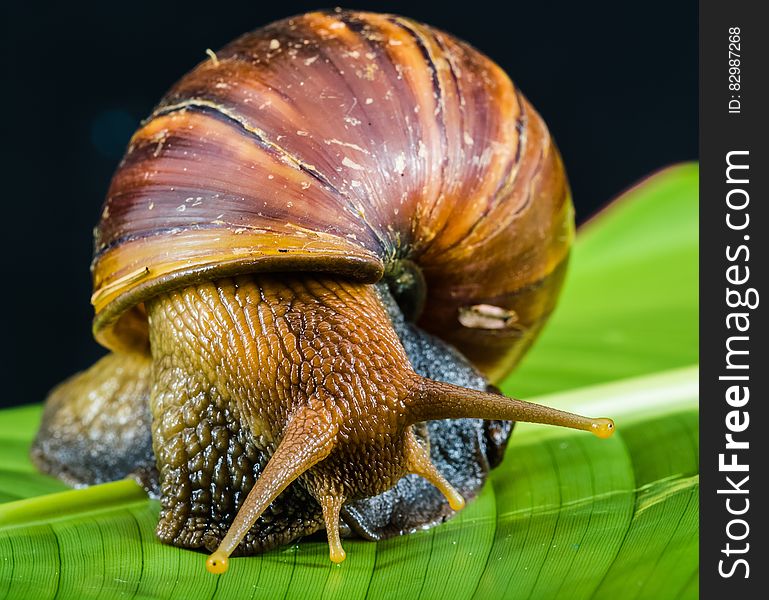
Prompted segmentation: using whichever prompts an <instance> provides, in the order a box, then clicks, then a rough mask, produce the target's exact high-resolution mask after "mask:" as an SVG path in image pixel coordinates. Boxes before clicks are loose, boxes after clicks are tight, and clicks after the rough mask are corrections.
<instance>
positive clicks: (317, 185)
mask: <svg viewBox="0 0 769 600" xmlns="http://www.w3.org/2000/svg"><path fill="white" fill-rule="evenodd" d="M573 230H574V226H573V214H572V206H571V201H570V195H569V189H568V184H567V182H566V176H565V173H564V170H563V165H562V163H561V159H560V156H559V154H558V151H557V150H556V148H555V145H554V144H553V141H552V139H551V137H550V135H549V133H548V131H547V128H546V127H545V125H544V123H543V121H542V119H541V118H540V117H539V115H537V113H536V112H535V111H534V109H533V108H532V107H531V106H530V105H529V103H528V102H527V101H526V99H525V98H524V97H523V96H522V95H521V94H520V92H519V91H518V90H517V89H516V88H515V87H514V86H513V85H512V83H511V82H510V80H509V78H508V77H507V75H505V73H504V72H502V70H501V69H500V68H499V67H497V66H496V65H495V64H494V63H492V62H491V61H490V60H489V59H488V58H486V57H485V56H483V55H482V54H480V53H479V52H478V51H476V50H475V49H473V48H471V47H470V46H468V45H467V44H465V43H463V42H461V41H459V40H457V39H455V38H453V37H452V36H450V35H448V34H445V33H443V32H440V31H437V30H435V29H432V28H430V27H428V26H425V25H422V24H419V23H416V22H414V21H411V20H409V19H404V18H402V17H397V16H394V15H381V14H374V13H362V12H352V11H340V10H337V11H330V12H315V13H308V14H306V15H301V16H297V17H294V18H290V19H286V20H283V21H279V22H277V23H274V24H272V25H268V26H267V27H264V28H262V29H259V30H257V31H255V32H252V33H249V34H246V35H244V36H243V37H241V38H239V39H238V40H236V41H234V42H233V43H231V44H230V45H228V46H227V47H225V48H224V49H222V50H220V51H218V52H215V53H214V52H211V53H209V59H207V60H206V61H204V62H202V63H201V64H199V65H198V66H197V67H196V68H195V69H193V70H192V71H191V72H190V73H189V74H188V75H186V76H185V77H183V78H182V79H181V80H180V81H179V82H178V83H177V84H176V85H175V86H174V87H173V88H172V89H171V90H170V91H169V92H168V94H167V95H166V96H165V97H164V98H163V100H162V101H161V102H160V104H159V105H158V107H157V108H156V109H155V111H154V112H153V113H152V115H151V116H150V117H149V118H148V119H147V120H146V121H145V122H144V123H143V125H142V127H141V128H140V129H139V130H138V131H137V132H136V134H135V135H134V136H133V138H132V140H131V142H130V145H129V147H128V149H127V151H126V155H125V157H124V158H123V160H122V162H121V164H120V166H119V168H118V170H117V172H116V174H115V176H114V178H113V181H112V184H111V186H110V189H109V191H108V194H107V199H106V202H105V205H104V209H103V212H102V217H101V220H100V222H99V225H98V227H97V228H96V230H95V237H96V239H95V255H94V261H93V264H92V271H93V280H94V294H93V296H92V303H93V304H94V308H95V312H96V316H95V319H94V324H93V329H94V335H95V337H96V339H97V340H98V341H99V342H100V343H102V344H103V345H104V346H105V347H107V348H108V349H110V350H112V351H113V352H114V354H113V355H110V356H109V357H106V358H104V359H102V361H99V363H97V364H96V365H94V367H92V368H91V369H89V370H88V371H86V372H84V373H82V374H79V375H76V376H74V377H73V378H72V379H70V380H69V381H67V382H65V383H64V384H62V386H60V387H59V388H58V389H57V390H55V391H54V392H53V393H52V395H51V397H50V399H49V403H48V405H47V407H46V411H45V416H44V421H43V424H42V427H41V430H40V432H39V434H38V438H37V440H36V442H35V445H34V447H33V451H32V455H33V459H34V460H35V461H36V463H37V464H38V465H39V466H40V468H41V469H43V470H46V471H47V472H51V473H54V474H57V475H60V476H63V477H69V480H71V481H79V482H86V483H92V482H94V481H97V480H104V479H106V478H109V477H110V476H111V477H120V476H125V475H127V474H133V475H135V476H136V475H138V476H140V477H141V478H142V480H143V481H144V482H145V483H146V485H147V486H148V488H150V489H151V490H154V491H156V492H157V493H158V495H159V497H160V500H161V514H160V521H159V524H158V529H157V533H158V536H159V537H160V539H161V540H163V541H165V542H168V543H172V544H175V545H179V546H183V547H190V548H201V547H203V548H206V549H208V550H209V551H212V554H211V556H210V557H209V559H208V561H207V567H208V569H209V571H211V572H212V573H222V572H224V571H226V570H227V566H228V560H229V556H230V555H231V554H233V553H243V554H248V553H253V552H257V551H262V550H265V549H269V548H272V547H274V546H276V545H279V544H283V543H287V542H290V541H291V540H293V539H295V538H297V537H299V536H301V535H306V534H309V533H312V532H314V531H316V530H318V529H321V528H325V529H326V531H327V535H328V540H329V557H330V559H331V560H332V561H334V562H341V561H342V560H344V558H345V551H344V549H343V546H342V543H341V538H342V537H345V536H348V535H352V534H357V535H360V536H363V537H366V538H368V539H381V538H382V537H386V536H388V535H393V534H399V533H407V532H409V531H413V530H415V529H418V528H419V527H422V526H425V525H432V524H435V523H438V522H440V521H441V520H444V519H445V518H447V517H448V516H450V515H451V514H452V513H453V511H456V510H459V509H460V508H461V507H462V506H463V505H464V503H465V500H469V499H471V498H472V497H473V496H474V495H475V494H476V493H477V492H478V490H479V489H480V487H481V486H482V485H483V482H484V480H485V477H486V473H487V472H488V469H489V468H490V467H491V466H493V465H494V464H496V463H497V462H498V461H499V460H500V457H501V454H502V452H503V451H504V447H505V444H506V441H507V437H508V436H509V434H510V430H511V426H510V423H509V422H510V421H519V420H522V421H534V422H540V423H551V424H557V425H562V426H567V427H573V428H577V429H583V430H586V431H591V432H593V433H594V434H596V435H598V436H599V437H606V436H608V435H610V434H611V432H612V431H613V424H612V423H611V421H610V420H608V419H589V418H585V417H580V416H578V415H571V414H568V413H563V412H560V411H555V410H552V409H548V408H546V407H541V406H537V405H532V404H529V403H526V402H521V401H518V400H513V399H509V398H505V397H504V396H501V395H500V394H499V393H498V392H496V391H495V390H494V389H493V386H490V385H489V383H488V382H489V381H492V382H493V381H497V380H498V379H499V378H500V377H502V376H503V375H504V374H505V373H507V372H508V371H509V370H510V369H511V368H512V367H513V366H514V365H515V364H516V362H517V361H518V360H519V358H520V357H521V355H522V354H523V352H525V350H526V349H527V348H528V346H529V345H530V344H531V342H532V341H533V339H534V338H535V337H536V335H537V333H538V332H539V330H540V329H541V327H542V325H543V324H544V322H545V320H546V319H547V317H548V315H549V314H550V312H551V311H552V310H553V307H554V305H555V301H556V298H557V296H558V293H559V290H560V287H561V284H562V280H563V276H564V272H565V268H566V264H567V259H568V252H569V247H570V245H571V242H572V239H573ZM411 321H413V323H412V322H411ZM433 336H435V337H433ZM455 348H456V349H455ZM83 394H85V395H87V396H88V395H90V396H91V397H92V398H93V399H94V400H95V401H98V403H99V407H100V410H101V412H102V413H103V414H104V416H103V418H102V419H101V421H100V423H101V424H102V427H103V428H106V429H108V430H109V432H108V433H107V435H106V437H107V438H109V439H113V440H117V441H118V442H119V443H116V444H114V451H113V452H107V454H109V455H110V456H105V457H102V456H100V453H99V452H98V451H97V452H94V451H93V450H94V448H101V449H102V450H103V449H104V443H103V439H102V440H101V441H100V440H99V439H95V440H93V441H88V442H86V443H83V442H82V440H83V439H86V440H88V439H90V437H89V434H88V428H89V427H90V425H91V424H92V423H93V422H94V420H93V414H92V413H93V406H92V404H90V403H89V402H88V401H84V400H83V399H82V396H83ZM124 406H125V407H124ZM126 411H128V412H130V414H134V415H139V416H141V418H137V419H136V422H135V424H133V425H132V424H130V423H129V424H127V423H125V422H124V421H125V419H124V416H125V413H126ZM150 414H151V427H149V429H151V444H152V454H153V456H154V465H152V464H150V465H148V464H147V452H146V448H147V444H148V443H149V439H150V437H148V431H147V430H148V422H149V419H150V417H149V415H150ZM484 419H485V420H484ZM110 436H111V438H110ZM96 437H97V438H99V436H96ZM130 439H140V440H142V443H143V446H141V447H142V448H143V449H144V450H143V451H142V452H143V453H141V455H140V456H138V455H136V453H135V452H134V453H132V452H131V450H130V444H128V443H127V440H130ZM100 443H101V445H99V444H100ZM86 456H90V457H91V458H90V460H92V461H94V463H95V464H96V466H95V467H93V468H92V469H90V470H85V471H78V470H77V469H73V468H71V467H70V465H71V464H72V463H75V462H76V461H78V460H82V459H83V458H84V457H86Z"/></svg>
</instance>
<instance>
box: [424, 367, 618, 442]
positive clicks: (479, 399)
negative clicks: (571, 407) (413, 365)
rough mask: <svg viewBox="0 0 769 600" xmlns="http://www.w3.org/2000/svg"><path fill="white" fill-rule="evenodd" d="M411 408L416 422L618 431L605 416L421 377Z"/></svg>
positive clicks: (602, 432)
mask: <svg viewBox="0 0 769 600" xmlns="http://www.w3.org/2000/svg"><path fill="white" fill-rule="evenodd" d="M410 409H411V410H410V417H411V421H412V422H413V423H417V422H419V421H429V420H432V419H461V418H478V419H504V420H507V421H525V422H529V423H543V424H546V425H558V426H561V427H569V428H571V429H580V430H582V431H589V432H591V433H593V434H594V435H596V436H597V437H599V438H608V437H610V436H611V435H612V434H613V433H614V421H612V420H611V419H608V418H605V417H600V418H591V417H583V416H581V415H576V414H574V413H569V412H565V411H562V410H557V409H555V408H550V407H548V406H543V405H541V404H534V403H533V402H524V401H523V400H516V399H515V398H508V397H506V396H501V395H499V394H490V393H488V392H479V391H477V390H471V389H467V388H463V387H459V386H456V385H452V384H450V383H442V382H439V381H433V380H431V379H425V378H421V381H420V382H419V385H418V390H417V392H416V393H415V394H414V395H413V396H412V398H411V406H410Z"/></svg>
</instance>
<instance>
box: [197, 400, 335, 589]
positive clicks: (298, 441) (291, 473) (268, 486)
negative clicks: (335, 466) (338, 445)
mask: <svg viewBox="0 0 769 600" xmlns="http://www.w3.org/2000/svg"><path fill="white" fill-rule="evenodd" d="M335 431H336V429H335V428H334V427H333V424H332V423H331V422H330V421H329V419H328V418H327V416H325V415H321V414H320V413H318V412H316V411H313V410H312V409H309V408H306V409H303V410H302V411H299V412H298V413H297V414H296V415H294V416H293V417H292V419H291V420H290V421H289V423H288V425H287V426H286V430H285V432H284V434H283V439H282V440H281V441H280V444H278V447H277V449H276V450H275V453H274V454H273V455H272V457H271V458H270V460H269V461H268V462H267V466H266V467H265V468H264V471H262V473H261V474H260V476H259V479H257V481H256V484H254V487H253V488H252V489H251V491H250V492H249V493H248V496H247V497H246V500H245V502H244V503H243V505H242V506H241V507H240V510H239V511H238V514H237V515H236V517H235V520H234V521H233V522H232V525H230V528H229V530H228V531H227V535H225V536H224V539H223V540H222V541H221V543H220V544H219V547H218V548H217V549H216V551H215V552H213V553H212V554H211V555H210V556H209V557H208V560H207V561H206V569H208V571H209V572H210V573H214V574H221V573H224V572H225V571H227V568H228V566H229V556H230V554H232V552H233V551H234V550H235V548H237V547H238V544H240V541H241V540H242V539H243V538H244V537H245V535H246V534H247V533H248V530H249V529H251V527H253V525H254V523H255V522H256V520H257V519H258V518H259V517H260V516H261V515H262V513H263V512H264V511H265V510H266V509H267V507H268V506H269V505H270V503H271V502H272V501H273V500H275V498H277V497H278V496H279V495H280V494H281V493H282V492H283V490H285V489H286V488H287V487H288V486H289V485H290V484H291V483H292V482H293V481H294V480H295V479H296V478H298V477H299V476H300V475H301V474H302V473H304V472H305V471H307V470H308V469H310V468H311V467H312V466H314V465H316V464H317V463H319V462H320V461H322V460H323V459H324V458H326V457H327V456H328V455H329V454H330V453H331V450H333V447H334V434H335ZM340 547H341V546H340Z"/></svg>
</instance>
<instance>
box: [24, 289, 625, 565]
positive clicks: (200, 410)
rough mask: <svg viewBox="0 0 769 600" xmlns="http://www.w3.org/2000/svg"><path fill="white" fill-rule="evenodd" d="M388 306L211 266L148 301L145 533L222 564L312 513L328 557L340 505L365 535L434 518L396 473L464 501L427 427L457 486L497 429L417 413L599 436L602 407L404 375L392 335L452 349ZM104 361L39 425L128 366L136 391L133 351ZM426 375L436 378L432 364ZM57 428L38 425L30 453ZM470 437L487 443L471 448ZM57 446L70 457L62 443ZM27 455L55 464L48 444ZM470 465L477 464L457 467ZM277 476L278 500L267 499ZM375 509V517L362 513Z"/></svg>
mask: <svg viewBox="0 0 769 600" xmlns="http://www.w3.org/2000/svg"><path fill="white" fill-rule="evenodd" d="M393 305H394V302H393V301H392V299H391V298H389V297H388V296H387V294H386V293H380V291H378V289H377V287H375V286H371V285H365V284H360V283H352V282H348V281H342V280H336V279H332V278H322V277H312V276H308V275H305V276H290V275H249V276H241V277H238V278H234V279H220V280H216V281H213V282H205V283H200V284H197V285H194V286H190V287H187V288H184V289H181V290H177V291H171V292H168V293H165V294H163V295H160V296H158V297H156V298H154V299H152V300H151V301H149V302H148V303H147V307H146V308H147V315H148V318H149V330H150V346H151V349H152V357H151V368H150V381H151V386H150V394H149V395H150V409H151V413H152V443H153V449H154V454H155V457H156V461H157V469H158V478H159V487H160V497H161V514H160V521H159V524H158V529H157V532H158V536H159V537H160V538H161V539H162V540H163V541H166V542H169V543H173V544H176V545H180V546H187V547H200V546H204V547H206V548H208V549H213V548H216V550H215V551H214V552H213V554H212V555H211V556H210V557H209V559H208V561H207V567H208V569H209V571H211V572H212V573H222V572H224V571H225V570H226V569H227V565H228V557H229V556H230V555H231V554H233V553H236V552H244V553H250V552H254V551H258V550H261V549H265V548H268V547H271V546H274V545H277V544H280V543H284V542H287V541H290V540H292V539H294V538H296V537H297V536H299V535H302V534H306V533H311V532H312V531H315V530H317V529H319V528H321V527H322V526H325V528H326V530H327V534H328V540H329V549H330V558H331V560H332V561H334V562H341V561H342V560H344V558H345V552H344V550H343V548H342V545H341V541H340V536H341V535H342V534H344V533H347V530H346V527H343V526H341V524H340V516H341V517H342V518H344V519H345V521H346V522H347V523H348V524H349V525H350V527H351V528H352V529H354V530H355V531H357V532H358V533H360V534H361V535H364V536H366V537H371V538H376V537H377V536H385V535H391V534H393V533H399V532H404V531H408V530H410V529H412V528H413V525H414V524H416V525H419V524H430V523H434V522H435V521H436V520H439V519H440V518H441V517H442V516H445V515H446V512H445V509H443V508H436V504H435V502H434V499H427V498H426V499H424V500H423V498H422V496H421V495H419V494H418V493H416V494H415V493H414V490H415V489H416V490H418V489H419V486H416V487H415V488H414V487H412V488H411V490H408V489H406V490H404V489H403V486H402V483H403V481H404V479H403V476H404V475H406V474H415V475H418V476H421V477H422V478H424V479H425V480H426V481H428V482H429V483H430V484H432V485H434V486H435V487H436V488H437V490H439V491H440V493H441V494H442V495H443V496H445V498H446V500H448V504H449V506H450V507H451V509H452V510H458V509H460V508H461V507H462V506H464V499H463V497H462V495H461V493H460V492H459V491H457V489H455V488H454V486H453V485H452V484H451V483H449V481H447V479H446V477H445V476H444V474H443V473H442V471H441V470H440V469H438V468H436V466H435V464H434V463H433V461H432V459H431V452H430V448H429V445H428V443H427V440H428V439H430V437H432V436H433V435H434V434H435V437H437V438H438V439H441V438H443V437H447V438H449V441H448V443H447V444H443V445H442V447H441V448H440V449H441V450H445V451H447V452H446V455H445V456H440V453H439V456H440V460H438V464H440V465H444V464H448V465H451V464H456V465H463V469H460V470H463V471H464V475H465V477H464V478H463V477H459V478H457V477H455V474H451V476H452V480H455V479H459V480H460V481H462V483H463V485H462V486H460V489H461V488H463V487H466V486H467V487H469V488H470V490H471V495H472V493H474V492H475V491H476V490H477V489H478V488H479V487H480V485H481V484H482V481H483V477H484V475H485V472H486V470H487V468H488V460H487V459H489V458H490V459H491V460H492V461H494V460H496V459H497V458H498V456H494V452H493V451H492V452H491V453H489V452H488V448H489V447H491V448H492V449H493V448H494V447H495V446H496V447H498V446H500V445H503V444H504V439H506V437H507V433H508V432H509V429H507V428H506V427H505V426H504V425H501V426H500V424H499V423H496V424H495V423H489V424H487V425H492V427H487V428H486V429H485V439H484V440H479V439H478V437H477V435H476V437H475V439H474V440H473V439H472V438H469V439H467V438H466V439H461V441H460V442H456V440H454V439H453V438H454V435H453V433H452V432H450V431H448V430H446V429H445V428H444V429H440V428H439V429H438V430H436V429H435V427H434V423H429V424H427V425H424V424H422V425H419V426H418V427H415V426H416V425H418V424H419V423H421V422H424V421H433V420H439V419H452V420H457V421H456V422H455V423H456V425H457V429H455V430H454V431H455V432H458V433H459V434H462V433H472V432H473V431H475V432H476V434H477V432H478V429H477V428H474V423H476V424H477V423H478V422H474V421H473V420H472V419H470V418H471V417H474V418H477V419H490V420H491V419H504V420H508V421H514V420H530V421H534V422H539V423H550V424H556V425H564V426H568V427H573V428H577V429H583V430H587V431H592V432H593V433H595V434H596V435H598V436H599V437H607V436H608V435H610V434H611V433H612V431H613V424H612V423H611V421H610V420H608V419H589V418H586V417H580V416H578V415H572V414H569V413H564V412H561V411H557V410H554V409H549V408H547V407H543V406H539V405H536V404H529V403H526V402H521V401H519V400H514V399H511V398H505V397H503V396H501V395H499V394H498V393H496V392H494V391H478V390H475V389H470V388H469V387H461V386H458V385H453V384H449V383H443V382H438V381H435V380H433V379H428V378H425V377H423V376H421V375H419V374H417V373H416V372H415V371H414V369H413V368H412V364H411V362H410V361H409V357H408V354H407V351H406V350H405V348H404V346H403V344H402V341H401V340H404V341H405V342H406V345H408V346H411V351H410V352H411V354H412V355H414V356H415V357H417V358H418V360H417V363H418V362H419V360H423V361H424V360H427V361H429V360H430V356H432V357H433V358H435V359H438V360H441V359H442V358H446V359H448V360H447V362H448V363H450V364H454V365H455V366H456V367H457V372H459V373H460V374H461V373H462V372H463V368H462V361H461V360H460V359H459V357H453V358H452V356H451V355H452V352H453V351H451V350H450V349H447V348H445V347H442V346H441V344H440V343H437V344H434V343H432V342H431V341H430V338H429V336H425V335H424V334H421V333H419V332H418V330H416V329H412V328H411V326H409V325H408V324H406V323H404V322H403V319H402V317H398V316H397V310H396V309H394V307H393ZM393 315H396V316H393ZM409 332H410V333H409ZM399 336H400V339H399ZM417 348H419V350H417ZM115 360H117V359H115ZM126 364H128V363H126ZM119 365H120V363H119V362H118V363H115V364H113V363H112V362H110V361H108V360H107V359H103V360H102V361H100V363H97V365H95V366H94V367H93V368H92V369H91V370H89V371H88V372H86V373H85V374H82V375H80V376H76V377H75V378H73V379H72V380H71V381H70V382H68V383H65V384H64V385H63V386H62V388H61V390H62V391H57V392H55V393H54V395H53V396H52V400H53V401H52V403H51V405H52V406H53V407H54V408H53V410H52V412H51V414H50V415H47V417H46V419H45V422H46V423H48V422H56V421H57V419H58V418H59V417H60V416H61V415H66V414H67V413H68V411H69V409H70V408H71V407H75V408H76V409H77V410H76V411H75V412H77V411H78V410H79V411H81V412H85V413H87V412H88V406H85V405H83V404H78V403H77V402H76V401H75V400H74V397H70V396H69V394H70V393H71V392H75V393H76V392H77V391H78V390H81V391H85V390H88V389H89V387H90V386H91V385H93V386H94V389H98V390H99V391H98V394H99V395H101V397H102V398H103V399H108V400H109V399H110V394H109V391H108V388H110V385H114V384H119V385H118V386H117V390H118V392H119V393H118V394H117V395H116V396H115V398H117V399H119V398H120V397H121V393H120V390H122V389H123V388H124V387H125V386H127V385H128V386H129V387H130V382H131V380H132V379H133V380H134V382H135V383H136V382H140V383H139V384H137V387H136V388H135V391H139V389H140V388H141V389H145V390H146V386H145V385H144V384H141V382H143V381H146V365H147V362H146V359H144V363H141V361H140V362H138V363H136V365H135V370H136V372H134V373H133V375H134V377H133V378H132V375H131V371H130V370H129V371H126V370H125V369H123V370H121V369H122V367H120V366H119ZM421 368H422V370H423V371H425V370H426V371H429V370H430V369H429V368H428V367H425V366H424V365H423V366H422V367H421ZM450 370H451V369H450ZM435 372H436V373H437V374H438V375H439V376H440V375H442V373H441V369H436V371H435ZM464 373H465V375H467V374H468V371H467V370H464ZM469 373H470V377H469V381H467V382H464V381H460V383H462V384H463V385H469V386H470V387H473V386H475V387H481V386H482V385H483V380H482V378H481V386H479V385H478V382H477V381H474V382H473V381H471V380H472V379H473V377H472V370H470V372H469ZM449 378H450V377H449ZM460 379H461V376H460ZM104 382H107V384H108V385H106V387H105V385H104ZM86 404H87V403H86ZM104 405H105V407H111V408H117V405H116V404H115V403H112V404H110V402H105V403H104ZM76 430H77V427H74V428H72V429H71V431H70V433H72V432H75V433H76ZM436 431H437V433H436ZM500 432H501V436H500V435H499V434H500ZM447 434H448V435H447ZM56 435H57V432H56V431H55V430H52V429H42V430H41V432H40V435H39V436H38V440H37V441H36V444H35V449H34V450H33V455H34V453H35V451H36V450H37V449H41V448H43V449H44V448H45V444H46V442H47V441H49V440H50V439H51V438H55V437H56ZM69 437H70V438H74V437H75V436H73V435H70V436H69ZM456 437H457V438H459V437H461V435H457V436H456ZM500 440H501V441H500ZM441 441H442V442H443V441H444V440H442V439H441ZM65 447H67V448H75V449H76V450H77V449H78V446H77V445H76V444H74V445H67V444H65ZM479 447H480V448H483V447H485V448H486V449H485V450H484V451H481V452H480V453H476V454H475V455H473V453H472V450H473V449H476V448H479ZM80 450H81V451H82V448H81V449H80ZM457 450H458V451H457ZM468 450H470V453H469V454H468V452H467V451H468ZM43 454H44V453H43ZM64 454H65V458H66V459H72V458H73V457H74V455H75V454H77V452H75V453H74V454H73V453H70V454H69V455H66V452H65V453H64ZM433 455H435V453H433ZM59 457H61V453H60V455H59ZM468 458H469V460H468ZM40 463H41V464H43V465H47V466H49V467H51V466H52V465H55V461H54V460H49V457H45V460H41V461H40ZM473 466H476V467H477V466H480V472H479V473H472V472H471V473H469V477H468V476H467V475H468V471H472V470H473ZM468 467H469V468H468ZM52 470H55V467H53V469H52ZM292 484H295V485H293V486H292ZM289 486H291V490H290V498H291V501H289V502H275V501H276V499H278V497H279V496H281V495H282V494H283V492H284V491H285V490H287V488H289ZM399 486H400V487H401V489H399V490H396V491H393V489H391V488H394V487H399ZM393 493H394V494H395V499H396V500H397V499H398V498H402V499H403V500H405V501H406V504H407V505H410V506H414V507H416V509H417V510H416V512H415V515H414V519H415V520H412V521H411V522H409V520H408V519H405V520H403V519H397V518H394V517H397V512H398V508H397V507H394V506H393V504H392V503H390V504H389V505H388V504H387V503H385V504H381V503H378V502H379V501H381V500H382V499H383V498H386V496H387V495H388V494H389V495H390V500H392V494H393ZM371 497H375V498H374V499H373V500H374V502H373V503H372V502H371V501H370V499H371ZM313 499H314V502H313ZM356 501H357V502H356ZM345 505H347V506H345ZM343 509H344V510H343ZM378 512H381V513H382V514H383V515H385V516H386V518H385V520H383V521H377V519H376V518H375V517H376V515H377V513H378ZM372 515H373V516H374V518H372ZM388 519H389V525H388ZM391 525H395V531H393V529H392V527H391Z"/></svg>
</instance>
